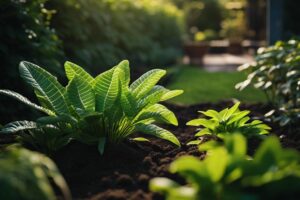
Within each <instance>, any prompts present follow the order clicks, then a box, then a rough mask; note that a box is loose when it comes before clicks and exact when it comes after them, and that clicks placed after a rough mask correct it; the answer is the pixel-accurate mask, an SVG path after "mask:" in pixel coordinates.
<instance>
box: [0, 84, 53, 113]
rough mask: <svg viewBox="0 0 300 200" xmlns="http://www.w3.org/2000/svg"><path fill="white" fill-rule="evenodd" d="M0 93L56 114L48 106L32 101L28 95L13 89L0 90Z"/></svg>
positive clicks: (42, 110) (45, 111) (37, 108)
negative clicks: (25, 95)
mask: <svg viewBox="0 0 300 200" xmlns="http://www.w3.org/2000/svg"><path fill="white" fill-rule="evenodd" d="M0 94H3V95H6V96H9V97H12V98H14V99H16V100H18V101H20V102H22V103H24V104H26V105H28V106H30V107H32V108H34V109H36V110H39V111H41V112H44V113H46V114H48V115H54V114H55V113H54V112H53V111H51V110H49V109H47V108H44V107H41V106H39V105H37V104H35V103H33V102H31V101H30V100H29V99H27V98H26V97H24V96H23V95H21V94H19V93H17V92H13V91H10V90H0Z"/></svg>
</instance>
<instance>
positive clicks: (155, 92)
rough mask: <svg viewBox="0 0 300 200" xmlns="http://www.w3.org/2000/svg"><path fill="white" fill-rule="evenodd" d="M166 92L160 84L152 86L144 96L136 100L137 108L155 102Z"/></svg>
mask: <svg viewBox="0 0 300 200" xmlns="http://www.w3.org/2000/svg"><path fill="white" fill-rule="evenodd" d="M165 92H166V89H165V88H164V87H162V86H160V85H156V86H154V87H153V88H152V89H151V90H150V91H149V92H148V93H147V94H145V96H144V98H142V99H140V100H138V108H139V109H142V108H145V107H147V106H149V105H153V104H156V103H158V102H160V101H161V97H162V96H163V95H164V93H165Z"/></svg>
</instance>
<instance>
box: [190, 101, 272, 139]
mask: <svg viewBox="0 0 300 200" xmlns="http://www.w3.org/2000/svg"><path fill="white" fill-rule="evenodd" d="M239 105H240V102H238V103H236V104H235V105H233V106H232V107H231V108H225V109H224V110H222V111H220V112H217V111H215V110H207V111H205V112H204V111H200V113H202V114H203V115H205V116H206V117H209V119H205V118H199V119H194V120H191V121H189V122H188V123H187V125H189V126H201V127H202V128H200V130H199V132H197V133H196V135H195V136H197V137H200V136H203V135H207V134H208V135H213V136H215V137H219V138H224V136H225V135H228V134H233V133H235V132H240V133H242V134H243V135H245V136H247V137H252V136H258V135H264V134H268V133H269V131H268V130H269V129H271V128H270V127H269V126H267V125H266V124H263V123H262V121H260V120H253V121H252V122H249V120H250V117H249V116H248V114H249V113H250V111H248V110H244V111H240V110H239ZM199 143H200V140H195V141H192V142H190V143H189V144H199Z"/></svg>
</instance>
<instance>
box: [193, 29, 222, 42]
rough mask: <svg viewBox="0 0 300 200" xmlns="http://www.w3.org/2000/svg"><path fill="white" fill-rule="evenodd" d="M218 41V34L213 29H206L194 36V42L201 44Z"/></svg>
mask: <svg viewBox="0 0 300 200" xmlns="http://www.w3.org/2000/svg"><path fill="white" fill-rule="evenodd" d="M215 39H218V33H217V32H216V31H214V30H211V29H206V30H204V31H198V32H196V33H195V35H194V41H196V42H201V41H210V40H215Z"/></svg>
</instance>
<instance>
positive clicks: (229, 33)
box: [220, 11, 247, 41]
mask: <svg viewBox="0 0 300 200" xmlns="http://www.w3.org/2000/svg"><path fill="white" fill-rule="evenodd" d="M246 33H247V26H246V17H245V13H244V12H243V11H237V12H236V13H234V14H232V15H231V16H230V17H228V18H226V19H225V20H224V21H223V22H222V30H221V32H220V35H221V36H222V37H224V38H228V39H229V40H238V41H241V40H242V39H243V38H244V36H246Z"/></svg>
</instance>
